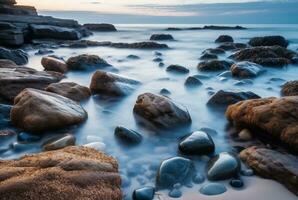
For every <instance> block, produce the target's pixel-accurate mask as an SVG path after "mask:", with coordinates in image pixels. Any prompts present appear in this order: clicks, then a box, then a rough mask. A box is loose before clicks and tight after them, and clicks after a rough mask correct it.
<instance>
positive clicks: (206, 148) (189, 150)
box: [179, 131, 215, 155]
mask: <svg viewBox="0 0 298 200" xmlns="http://www.w3.org/2000/svg"><path fill="white" fill-rule="evenodd" d="M214 149H215V145H214V142H213V140H212V138H211V136H210V135H209V134H208V133H205V132H203V131H195V132H193V133H192V134H191V135H190V136H188V137H186V138H185V139H183V140H182V141H181V142H180V144H179V150H180V151H181V152H182V153H185V154H190V155H204V154H211V153H213V152H214Z"/></svg>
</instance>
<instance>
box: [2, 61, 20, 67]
mask: <svg viewBox="0 0 298 200" xmlns="http://www.w3.org/2000/svg"><path fill="white" fill-rule="evenodd" d="M17 67H22V66H19V65H17V64H16V63H15V62H13V61H12V60H7V59H0V68H17Z"/></svg>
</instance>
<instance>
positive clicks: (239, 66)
mask: <svg viewBox="0 0 298 200" xmlns="http://www.w3.org/2000/svg"><path fill="white" fill-rule="evenodd" d="M264 71H265V70H264V69H263V67H262V66H261V65H259V64H256V63H252V62H248V61H243V62H238V63H235V64H233V65H232V67H231V72H232V75H233V76H235V77H238V78H254V77H257V76H258V75H260V74H261V73H263V72H264Z"/></svg>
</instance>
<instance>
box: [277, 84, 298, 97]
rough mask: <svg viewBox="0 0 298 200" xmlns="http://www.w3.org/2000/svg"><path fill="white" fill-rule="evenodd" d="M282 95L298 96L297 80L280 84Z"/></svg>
mask: <svg viewBox="0 0 298 200" xmlns="http://www.w3.org/2000/svg"><path fill="white" fill-rule="evenodd" d="M281 94H282V96H298V81H289V82H286V83H285V84H284V85H283V86H282V90H281Z"/></svg>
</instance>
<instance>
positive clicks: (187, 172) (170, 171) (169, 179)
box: [156, 157, 195, 189]
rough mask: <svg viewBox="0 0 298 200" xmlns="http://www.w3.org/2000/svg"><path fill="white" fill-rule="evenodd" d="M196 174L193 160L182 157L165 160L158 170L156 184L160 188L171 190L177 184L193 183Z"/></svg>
mask: <svg viewBox="0 0 298 200" xmlns="http://www.w3.org/2000/svg"><path fill="white" fill-rule="evenodd" d="M194 173H195V169H194V164H193V162H192V161H191V160H189V159H187V158H182V157H173V158H170V159H167V160H164V161H163V162H162V163H161V165H160V167H159V170H158V173H157V178H156V184H157V186H158V187H159V188H161V189H162V188H171V187H173V186H174V185H175V184H176V183H180V184H185V183H187V182H190V181H191V178H192V176H193V174H194Z"/></svg>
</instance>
